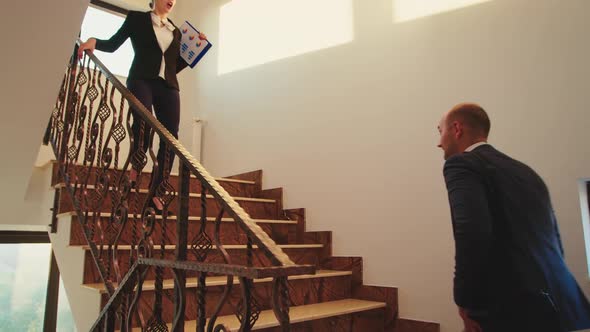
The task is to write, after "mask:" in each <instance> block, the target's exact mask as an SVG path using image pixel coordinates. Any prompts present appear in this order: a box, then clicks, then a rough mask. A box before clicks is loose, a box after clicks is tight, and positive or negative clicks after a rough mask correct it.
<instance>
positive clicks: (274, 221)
mask: <svg viewBox="0 0 590 332" xmlns="http://www.w3.org/2000/svg"><path fill="white" fill-rule="evenodd" d="M75 215H76V212H74V211H68V212H62V213H59V214H58V215H57V217H58V218H62V217H70V216H75ZM88 216H90V217H92V216H94V212H89V213H88ZM100 216H101V217H105V218H110V217H111V216H112V213H110V212H104V213H101V214H100ZM127 217H128V218H133V214H131V213H130V214H128V215H127ZM156 219H162V216H161V215H156ZM176 219H177V216H176V215H173V216H168V220H176ZM215 219H216V218H215V217H207V221H210V222H214V221H215ZM188 220H189V221H200V220H201V217H200V216H189V217H188ZM252 221H254V222H255V223H257V224H283V225H296V224H297V223H298V221H297V220H281V219H252ZM221 222H235V220H234V219H233V218H221Z"/></svg>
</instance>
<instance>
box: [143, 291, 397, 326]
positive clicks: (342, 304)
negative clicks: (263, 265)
mask: <svg viewBox="0 0 590 332" xmlns="http://www.w3.org/2000/svg"><path fill="white" fill-rule="evenodd" d="M386 305H387V304H386V303H384V302H374V301H365V300H357V299H345V300H338V301H330V302H322V303H314V304H306V305H300V306H295V307H290V308H289V317H290V323H291V324H296V323H301V322H305V321H311V320H317V319H323V318H328V317H334V316H340V315H347V314H353V313H357V312H361V311H369V310H374V309H380V308H385V306H386ZM215 324H216V325H217V324H224V325H225V326H226V327H227V328H229V329H230V330H232V331H237V330H239V328H240V322H239V321H238V319H237V317H236V316H235V315H228V316H221V317H219V318H217V321H216V322H215ZM276 326H279V322H278V321H277V319H276V317H275V315H274V313H273V311H272V310H264V311H262V312H261V313H260V317H259V318H258V320H257V321H256V324H255V325H254V328H253V330H260V329H266V328H272V327H276ZM196 327H197V321H194V320H193V321H187V322H185V325H184V329H185V331H194V330H196ZM171 328H172V324H168V329H171ZM133 331H137V332H140V331H141V328H134V329H133Z"/></svg>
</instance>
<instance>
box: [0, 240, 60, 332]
mask: <svg viewBox="0 0 590 332" xmlns="http://www.w3.org/2000/svg"><path fill="white" fill-rule="evenodd" d="M50 254H51V245H50V244H49V243H41V244H28V243H21V244H0V330H2V331H42V330H43V319H44V316H45V298H46V296H47V278H48V277H49V263H50Z"/></svg>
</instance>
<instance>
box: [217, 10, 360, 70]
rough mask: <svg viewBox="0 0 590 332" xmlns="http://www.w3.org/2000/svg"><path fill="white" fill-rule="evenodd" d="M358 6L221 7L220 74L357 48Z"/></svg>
mask: <svg viewBox="0 0 590 332" xmlns="http://www.w3.org/2000/svg"><path fill="white" fill-rule="evenodd" d="M352 11H353V9H352V0H233V1H230V2H229V3H227V4H226V5H224V6H223V7H221V11H220V17H219V44H218V45H219V67H218V73H219V74H225V73H230V72H233V71H236V70H240V69H245V68H249V67H253V66H256V65H261V64H264V63H268V62H271V61H275V60H279V59H284V58H288V57H292V56H296V55H301V54H304V53H308V52H312V51H317V50H321V49H325V48H329V47H333V46H336V45H341V44H345V43H348V42H351V41H352V40H353V38H354V36H353V34H354V32H353V12H352Z"/></svg>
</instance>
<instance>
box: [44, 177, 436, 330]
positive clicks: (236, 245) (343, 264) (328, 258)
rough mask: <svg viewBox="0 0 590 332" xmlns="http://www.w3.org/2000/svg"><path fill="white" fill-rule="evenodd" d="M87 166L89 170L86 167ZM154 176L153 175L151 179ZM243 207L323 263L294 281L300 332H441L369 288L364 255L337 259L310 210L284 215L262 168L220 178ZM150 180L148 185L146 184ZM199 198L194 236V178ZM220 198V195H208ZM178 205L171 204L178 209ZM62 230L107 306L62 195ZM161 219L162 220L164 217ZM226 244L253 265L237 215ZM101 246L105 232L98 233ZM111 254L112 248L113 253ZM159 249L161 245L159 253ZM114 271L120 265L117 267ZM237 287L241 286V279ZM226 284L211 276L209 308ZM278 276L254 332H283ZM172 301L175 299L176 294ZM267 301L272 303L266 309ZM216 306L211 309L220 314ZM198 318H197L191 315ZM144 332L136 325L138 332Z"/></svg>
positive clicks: (305, 258) (392, 296)
mask: <svg viewBox="0 0 590 332" xmlns="http://www.w3.org/2000/svg"><path fill="white" fill-rule="evenodd" d="M80 167H82V166H80ZM144 176H145V177H146V179H147V177H149V174H144ZM171 179H172V181H171V182H172V183H175V182H176V181H177V180H178V176H176V175H172V176H171ZM216 180H217V181H218V182H219V183H220V184H221V185H222V186H223V187H224V188H225V189H226V190H227V191H228V192H229V193H231V195H232V196H233V197H234V199H235V200H236V201H237V202H239V204H240V205H241V206H242V207H243V208H244V209H245V210H246V212H248V214H250V215H251V216H252V217H253V218H256V219H255V221H256V223H257V224H258V225H259V226H261V227H262V229H263V230H264V231H265V232H266V233H267V234H268V235H269V236H271V237H272V239H273V240H274V241H275V242H276V243H277V244H278V245H279V247H280V248H282V249H283V250H284V251H285V253H287V255H289V257H290V258H291V259H292V260H293V261H294V262H295V263H297V264H310V265H314V266H316V268H317V270H316V273H315V274H306V275H297V276H292V277H290V278H289V295H290V301H291V303H290V305H291V308H290V321H291V328H292V331H397V332H406V331H407V332H410V331H412V332H418V331H419V332H430V331H432V332H434V331H438V330H439V327H438V324H435V323H427V322H418V321H412V320H404V319H400V318H398V317H397V289H395V288H391V287H376V286H366V285H363V279H362V277H363V276H362V258H360V257H334V256H332V254H331V253H332V244H331V236H332V234H331V232H306V231H305V209H290V210H283V209H282V205H283V199H282V189H281V188H277V189H268V190H262V189H261V188H262V171H255V172H251V173H245V174H240V175H235V176H231V177H226V178H218V179H216ZM140 182H142V183H147V181H140ZM53 186H54V188H56V189H63V188H64V183H63V182H62V179H60V177H59V173H58V169H57V165H54V177H53ZM190 187H191V194H190V196H191V201H190V203H189V205H190V211H191V216H190V217H189V227H188V229H189V233H188V238H193V237H195V236H196V235H197V234H196V233H197V232H196V231H197V230H198V227H197V226H198V223H199V222H200V217H198V215H199V214H200V211H199V204H198V201H199V200H200V194H199V192H200V189H199V183H198V181H197V180H196V179H195V178H193V179H191V185H190ZM139 191H140V193H141V194H142V195H146V194H147V192H148V189H147V188H140V190H139ZM208 199H209V200H212V199H213V198H212V197H209V198H208ZM174 207H175V206H172V207H171V210H174ZM103 208H104V211H103V213H102V214H101V216H100V218H99V220H100V221H99V222H100V223H102V224H107V223H108V222H109V220H110V218H111V215H110V213H109V211H110V210H111V206H110V204H105V205H104V206H103ZM215 213H216V211H215V210H212V211H211V212H210V215H209V216H208V217H207V226H206V227H207V232H208V233H209V234H211V237H212V236H213V235H212V234H213V232H214V230H213V228H214V226H215V225H214V222H215ZM57 216H58V232H61V231H62V228H68V229H67V230H66V231H67V232H68V233H69V242H68V244H67V245H68V246H70V247H71V248H72V249H75V250H78V251H81V252H84V261H83V266H84V269H83V270H84V273H83V280H82V285H81V286H80V287H82V288H85V289H87V290H89V291H91V292H93V294H94V295H95V296H96V297H100V300H99V301H100V306H101V307H104V305H105V304H106V303H107V302H108V300H109V297H108V294H107V292H106V289H105V286H104V284H103V283H102V282H101V280H100V276H99V274H98V272H97V270H96V266H95V264H94V262H93V259H92V255H91V253H90V251H89V246H88V245H87V243H86V241H85V239H84V234H83V230H82V227H81V226H80V223H79V222H78V220H77V216H76V214H75V211H74V208H73V204H72V202H71V200H70V199H69V198H68V197H64V196H62V198H61V199H60V200H59V210H58V215H57ZM158 219H159V220H161V219H162V216H158ZM176 220H177V217H176V216H169V217H168V218H167V220H166V222H167V223H169V224H170V226H168V227H165V228H166V229H167V230H168V235H167V237H166V238H167V239H168V240H169V242H168V243H166V244H167V246H166V249H165V250H166V254H165V255H166V256H165V257H166V258H170V259H173V256H174V255H173V254H174V250H175V249H176V248H175V243H176V238H175V234H173V233H171V232H170V231H169V230H174V227H172V224H174V223H175V222H176ZM154 232H155V233H154V234H153V235H152V236H154V237H156V238H158V237H160V233H158V232H161V229H156V230H155V231H154ZM220 233H221V234H223V237H222V238H221V239H222V242H223V243H224V245H225V246H224V247H225V249H226V250H227V251H228V252H229V253H230V255H231V256H232V257H238V259H239V261H236V262H234V263H236V264H244V265H245V264H246V261H247V255H246V249H247V238H246V237H245V236H244V234H242V233H241V232H239V229H237V225H236V224H235V222H234V221H233V220H232V219H231V218H223V219H222V220H221V232H220ZM95 237H96V239H95V240H96V241H98V234H95ZM131 237H132V234H131V231H128V232H125V233H124V234H123V235H122V237H121V240H120V245H119V248H118V249H119V250H121V251H122V254H121V255H120V260H121V261H122V262H126V261H128V259H129V251H130V250H131V246H130V245H129V243H131V242H132V241H131ZM105 249H106V248H105ZM156 249H159V248H156ZM209 259H210V262H221V258H220V257H219V256H209ZM253 262H254V266H265V265H267V264H268V261H267V259H266V257H265V256H264V255H263V254H262V253H261V252H260V251H259V250H257V249H256V248H254V250H253ZM111 268H112V266H111ZM121 268H122V269H123V270H124V271H127V270H128V268H129V266H127V265H125V264H123V265H122V266H121ZM154 277H155V276H154V275H153V274H148V278H147V279H146V281H145V282H144V284H143V295H142V297H144V299H143V300H142V302H141V304H140V310H142V311H145V312H149V310H150V308H151V307H152V305H153V300H154V291H155V287H154ZM164 278H165V279H164V281H163V289H164V291H165V292H171V291H172V290H173V288H174V280H173V278H172V275H170V274H166V275H165V276H164ZM234 283H235V284H237V281H234ZM197 284H198V278H197V276H196V275H194V276H188V277H187V281H186V287H187V300H186V301H187V304H188V303H196V302H197V300H196V298H195V294H196V287H197ZM225 284H226V279H225V277H223V276H211V277H208V278H207V279H206V285H207V292H206V293H207V296H208V297H209V298H210V299H207V303H211V304H215V302H216V301H215V299H216V298H218V297H220V296H221V294H222V292H223V286H225ZM271 284H272V279H271V278H263V279H255V280H254V285H255V287H254V289H255V294H256V295H255V298H256V299H257V300H256V301H257V302H258V303H259V304H260V305H261V309H262V312H261V313H260V317H259V318H258V320H257V322H256V324H255V325H254V330H261V331H275V330H277V326H278V325H279V324H278V321H277V319H276V318H275V316H274V314H273V313H272V310H271V309H270V308H269V306H268V304H269V303H271V293H272V290H271V286H272V285H271ZM168 296H170V294H168ZM239 298H240V294H239V291H238V290H236V289H234V290H233V294H232V295H230V300H229V302H230V303H228V304H227V305H226V307H225V308H224V309H223V310H222V312H221V314H222V316H221V317H219V318H218V322H220V323H221V322H223V323H224V324H225V325H226V326H227V327H228V328H229V329H231V330H232V331H233V330H236V331H237V330H238V329H239V327H240V323H239V321H238V319H237V318H236V316H235V315H233V310H232V308H233V307H235V306H236V305H237V303H238V302H239ZM265 304H266V305H265ZM173 308H174V305H173V302H172V301H171V300H169V299H168V298H167V297H166V296H165V297H164V302H163V309H164V310H163V313H162V314H163V318H164V320H165V321H166V322H171V321H172V316H173ZM212 310H213V308H208V309H207V311H212ZM195 312H196V311H195V310H189V311H188V312H187V316H186V319H187V322H186V323H185V329H186V330H195V326H196V320H195V319H196V317H195V316H194V315H193V314H194V313H195ZM191 313H192V314H191ZM136 330H137V331H141V329H140V328H139V327H135V329H134V331H136Z"/></svg>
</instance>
